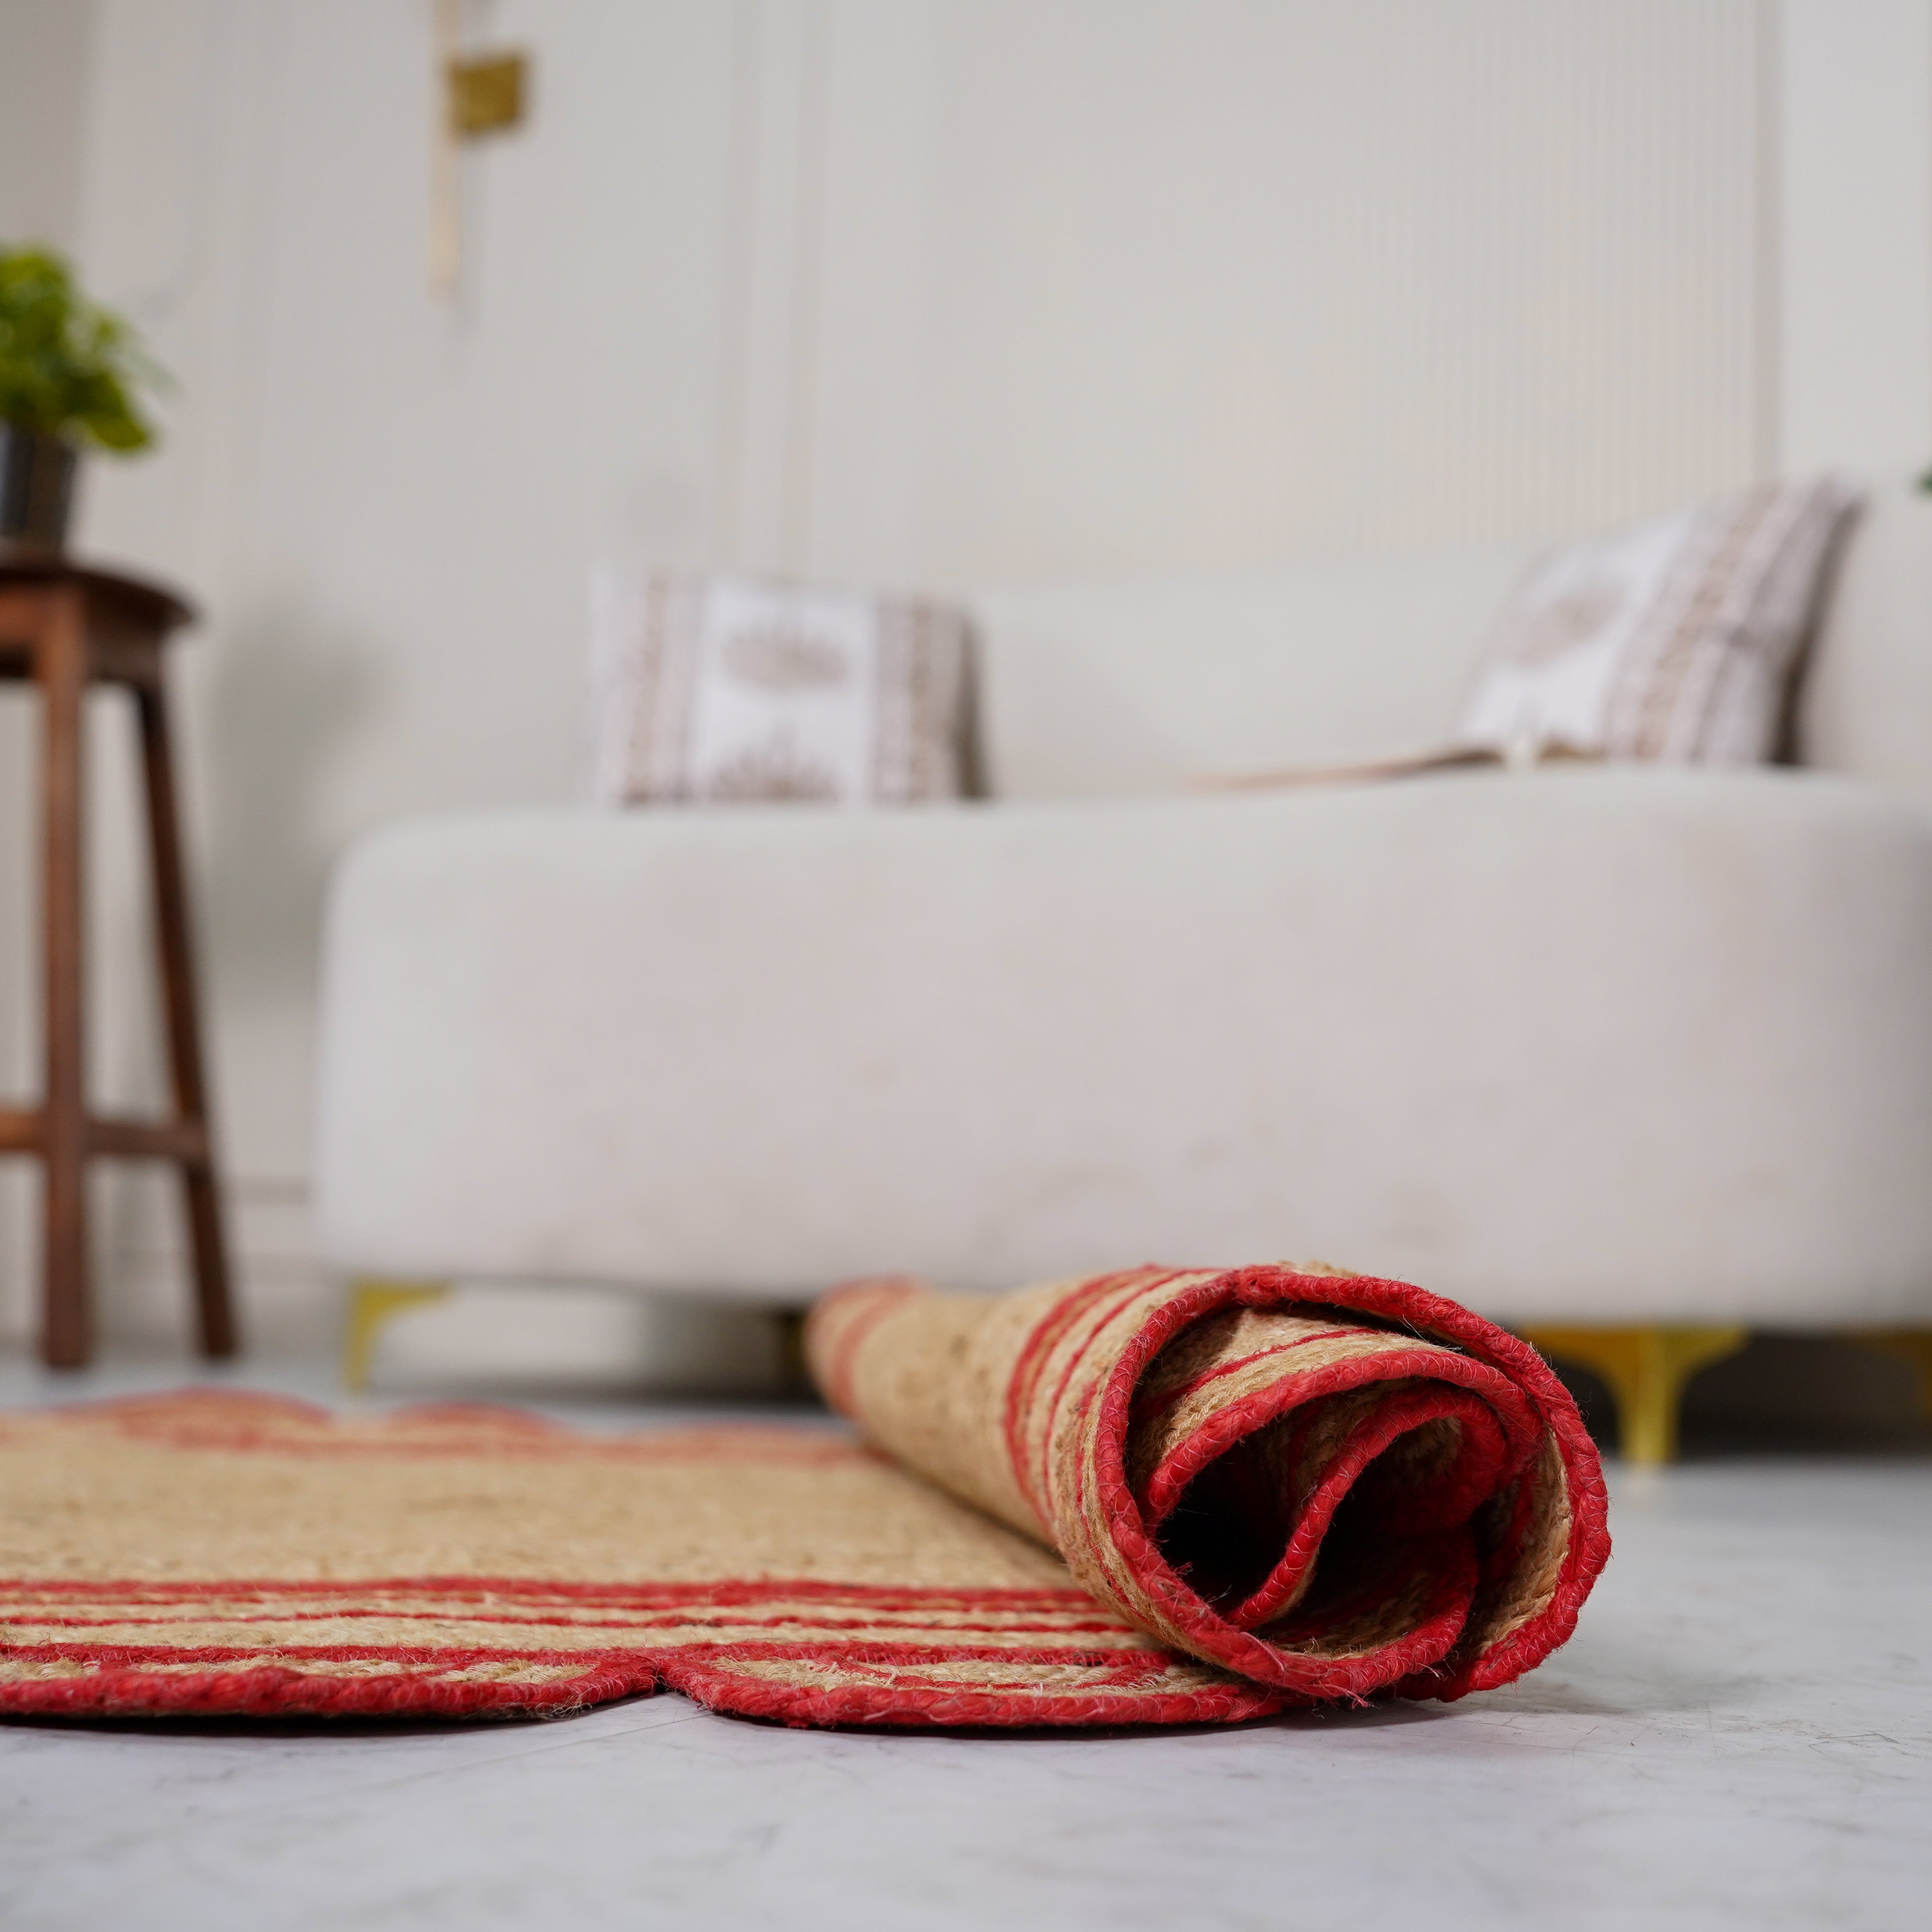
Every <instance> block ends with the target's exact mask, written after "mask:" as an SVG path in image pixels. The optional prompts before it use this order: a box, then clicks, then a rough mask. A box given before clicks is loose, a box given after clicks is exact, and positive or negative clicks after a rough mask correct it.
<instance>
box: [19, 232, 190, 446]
mask: <svg viewBox="0 0 1932 1932" xmlns="http://www.w3.org/2000/svg"><path fill="white" fill-rule="evenodd" d="M166 380H167V379H166V376H165V375H164V374H163V372H162V371H161V370H160V368H158V367H157V365H155V364H154V362H152V361H151V360H150V359H149V358H148V355H147V353H146V352H145V350H143V349H142V346H141V343H140V340H139V338H138V337H137V336H136V335H135V333H134V332H133V329H130V327H129V326H127V323H126V322H124V320H122V319H121V317H119V316H118V315H115V314H113V312H112V311H110V310H107V309H104V308H99V307H97V306H96V305H95V304H94V303H92V302H89V300H88V299H86V296H83V294H82V293H81V292H80V287H79V286H78V284H77V283H76V281H75V280H74V272H73V271H72V269H70V268H69V267H68V264H67V263H65V261H64V260H62V258H61V257H59V256H58V255H56V254H54V253H53V251H52V250H51V249H46V248H13V249H0V422H10V423H16V424H18V425H20V427H21V428H23V429H30V430H34V431H38V432H39V433H40V434H42V435H43V436H59V437H67V438H68V440H70V441H84V442H88V443H93V444H94V445H95V446H96V447H98V448H99V449H104V450H108V451H111V452H114V453H115V454H117V455H128V454H131V453H132V452H134V451H136V450H138V449H146V448H147V447H148V445H149V444H150V443H152V442H153V440H154V431H153V428H152V427H151V425H150V424H149V423H148V420H147V419H146V417H145V416H144V415H143V414H142V411H141V410H140V408H139V406H138V404H137V401H136V398H137V397H138V396H139V395H140V393H141V392H142V391H143V390H148V391H153V390H155V389H160V387H162V386H163V384H164V383H166Z"/></svg>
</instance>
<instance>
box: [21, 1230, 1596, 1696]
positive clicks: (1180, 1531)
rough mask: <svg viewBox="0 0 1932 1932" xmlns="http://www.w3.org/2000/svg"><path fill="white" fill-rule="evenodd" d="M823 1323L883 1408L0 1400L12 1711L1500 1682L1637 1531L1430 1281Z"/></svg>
mask: <svg viewBox="0 0 1932 1932" xmlns="http://www.w3.org/2000/svg"><path fill="white" fill-rule="evenodd" d="M807 1350H808V1355H809V1357H810V1359H811V1365H812V1369H813V1372H814V1375H815V1376H816V1377H817V1380H818V1382H819V1385H820V1388H822V1389H823V1391H824V1392H825V1393H826V1396H827V1397H828V1398H829V1400H830V1401H831V1402H832V1405H833V1406H834V1407H835V1408H836V1409H838V1410H840V1411H841V1412H842V1413H844V1415H847V1416H849V1417H850V1418H853V1421H855V1422H856V1424H857V1425H858V1432H857V1438H856V1439H844V1438H841V1437H840V1436H834V1435H830V1434H828V1433H826V1432H825V1431H823V1430H813V1429H811V1428H808V1427H793V1428H757V1429H745V1428H712V1429H703V1430H675V1431H656V1432H648V1433H636V1434H631V1435H627V1436H589V1435H581V1434H578V1433H574V1432H572V1431H570V1430H565V1429H563V1428H561V1427H556V1426H554V1425H553V1424H548V1423H546V1422H544V1421H541V1420H539V1419H538V1418H534V1417H530V1416H527V1415H520V1414H518V1413H517V1412H514V1411H508V1410H493V1409H482V1408H475V1407H466V1408H443V1409H416V1410H413V1411H405V1412H400V1413H396V1414H392V1415H383V1416H379V1417H376V1418H360V1417H359V1418H352V1419H344V1420H336V1419H333V1418H331V1417H330V1416H329V1415H327V1414H326V1412H323V1411H321V1410H320V1409H314V1408H311V1407H310V1406H308V1405H306V1404H303V1403H294V1402H290V1401H286V1400H281V1399H278V1398H274V1397H263V1396H251V1395H236V1394H226V1393H223V1392H209V1391H194V1392H190V1393H186V1394H179V1395H175V1396H167V1397H154V1398H150V1399H142V1400H133V1401H124V1402H118V1403H101V1404H97V1405H90V1406H83V1407H80V1408H76V1409H65V1410H57V1411H52V1412H40V1413H32V1414H23V1415H12V1416H7V1417H5V1418H0V1710H7V1711H12V1712H43V1713H68V1714H72V1715H102V1714H110V1713H111V1714H120V1715H142V1716H162V1715H180V1714H184V1713H191V1712H192V1713H205V1714H207V1713H229V1714H236V1715H251V1716H271V1715H277V1716H279V1715H290V1714H294V1713H304V1712H307V1713H333V1714H342V1715H348V1714H372V1713H403V1712H413V1713H420V1714H443V1715H488V1714H499V1715H508V1714H514V1713H524V1714H538V1713H543V1712H562V1711H567V1710H571V1709H578V1708H580V1707H582V1706H586V1705H589V1704H593V1703H599V1702H601V1701H603V1700H607V1699H610V1698H614V1697H624V1696H627V1695H630V1694H634V1693H637V1692H641V1691H649V1690H652V1689H654V1688H660V1687H667V1688H672V1689H675V1690H677V1691H682V1692H684V1693H685V1694H687V1695H688V1696H690V1697H693V1698H695V1699H696V1700H698V1701H699V1702H700V1703H703V1704H706V1705H708V1706H711V1707H712V1709H716V1710H720V1711H728V1712H737V1713H739V1714H742V1715H746V1716H751V1717H760V1718H778V1719H781V1720H783V1721H785V1722H787V1723H791V1724H884V1725H904V1726H933V1725H1094V1724H1110V1725H1111V1724H1180V1723H1200V1722H1233V1721H1238V1720H1241V1719H1243V1718H1253V1717H1256V1716H1259V1715H1262V1714H1264V1713H1266V1712H1274V1711H1279V1710H1281V1709H1285V1708H1288V1707H1291V1706H1305V1705H1309V1704H1313V1703H1319V1702H1321V1701H1323V1700H1335V1699H1344V1700H1363V1699H1366V1698H1368V1697H1374V1696H1378V1695H1394V1696H1397V1697H1439V1698H1455V1697H1462V1696H1463V1695H1465V1694H1467V1693H1469V1692H1470V1691H1480V1690H1483V1689H1485V1688H1488V1687H1490V1686H1492V1685H1499V1684H1502V1683H1505V1682H1508V1681H1509V1680H1510V1679H1512V1678H1514V1677H1516V1676H1519V1675H1520V1673H1522V1672H1523V1671H1525V1670H1529V1669H1530V1668H1532V1667H1533V1666H1535V1664H1538V1663H1539V1662H1541V1660H1542V1659H1543V1658H1545V1657H1546V1656H1547V1655H1549V1653H1550V1652H1551V1651H1552V1650H1553V1649H1554V1648H1555V1647H1556V1646H1557V1645H1559V1644H1560V1643H1562V1642H1563V1641H1564V1640H1565V1639H1566V1638H1567V1637H1568V1636H1569V1634H1570V1633H1571V1630H1572V1628H1574V1625H1575V1622H1576V1618H1577V1610H1578V1609H1579V1607H1580V1605H1581V1604H1582V1602H1583V1599H1584V1598H1585V1597H1586V1595H1587V1594H1588V1593H1589V1589H1590V1586H1591V1585H1592V1582H1593V1581H1594V1580H1595V1577H1596V1576H1597V1574H1598V1571H1600V1570H1601V1568H1602V1567H1603V1565H1604V1561H1605V1559H1606V1558H1607V1556H1608V1554H1609V1549H1610V1542H1609V1537H1608V1535H1607V1530H1606V1528H1605V1502H1604V1487H1603V1481H1602V1475H1601V1470H1600V1469H1599V1467H1598V1460H1597V1457H1596V1454H1595V1451H1594V1450H1593V1448H1592V1446H1591V1444H1590V1441H1589V1437H1588V1436H1586V1434H1585V1433H1584V1430H1583V1426H1582V1424H1581V1422H1580V1420H1579V1418H1578V1417H1577V1411H1576V1409H1575V1406H1574V1404H1573V1403H1571V1400H1570V1398H1569V1397H1568V1395H1567V1394H1565V1391H1564V1390H1563V1388H1562V1385H1560V1384H1559V1383H1558V1382H1557V1381H1556V1379H1555V1378H1554V1377H1553V1376H1552V1375H1551V1374H1550V1372H1549V1370H1547V1368H1546V1367H1544V1364H1543V1363H1542V1361H1541V1359H1540V1358H1538V1356H1537V1355H1535V1353H1534V1352H1532V1350H1530V1349H1529V1348H1527V1347H1526V1346H1524V1345H1523V1343H1520V1342H1518V1341H1516V1340H1514V1339H1513V1338H1512V1337H1510V1336H1508V1335H1507V1334H1504V1333H1503V1332H1502V1331H1500V1330H1499V1329H1496V1328H1493V1327H1491V1326H1490V1325H1489V1324H1487V1323H1486V1322H1482V1321H1480V1320H1479V1319H1477V1318H1476V1317H1475V1316H1472V1315H1471V1314H1469V1313H1468V1312H1467V1311H1466V1310H1463V1309H1461V1308H1460V1307H1457V1306H1456V1305H1455V1304H1453V1303H1451V1302H1448V1301H1442V1300H1441V1299H1440V1298H1437V1297H1436V1296H1433V1295H1427V1294H1426V1293H1424V1292H1423V1291H1422V1290H1421V1289H1415V1288H1412V1287H1409V1286H1406V1285H1404V1284H1403V1283H1395V1282H1388V1281H1381V1280H1373V1279H1370V1278H1368V1277H1361V1276H1355V1275H1349V1274H1343V1273H1341V1272H1340V1271H1324V1270H1320V1269H1317V1268H1309V1267H1300V1268H1289V1267H1269V1268H1248V1269H1242V1270H1238V1271H1233V1272H1231V1273H1214V1272H1193V1273H1178V1272H1175V1271H1168V1270H1157V1269H1140V1270H1136V1271H1132V1272H1130V1273H1126V1274H1109V1275H1102V1276H1097V1277H1092V1278H1090V1279H1088V1280H1080V1281H1075V1282H1061V1283H1052V1284H1049V1285H1048V1286H1044V1287H1041V1288H1037V1289H1028V1290H1026V1291H1024V1292H1021V1293H1019V1294H1017V1295H1007V1296H974V1295H942V1294H938V1293H936V1292H933V1291H932V1290H930V1289H925V1288H923V1287H922V1286H919V1285H918V1284H916V1283H910V1282H907V1281H903V1280H889V1281H882V1282H870V1283H858V1284H855V1285H853V1286H850V1287H849V1288H847V1289H841V1290H839V1291H838V1292H835V1294H834V1295H831V1296H829V1297H828V1298H826V1300H825V1301H823V1302H821V1303H820V1304H819V1306H818V1307H817V1309H816V1310H814V1313H813V1316H812V1318H811V1322H810V1325H809V1327H808V1334H807Z"/></svg>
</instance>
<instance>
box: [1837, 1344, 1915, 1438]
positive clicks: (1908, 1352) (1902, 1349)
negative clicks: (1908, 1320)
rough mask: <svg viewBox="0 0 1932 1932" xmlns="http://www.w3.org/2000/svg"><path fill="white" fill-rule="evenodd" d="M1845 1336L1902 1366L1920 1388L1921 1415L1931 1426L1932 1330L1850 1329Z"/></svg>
mask: <svg viewBox="0 0 1932 1932" xmlns="http://www.w3.org/2000/svg"><path fill="white" fill-rule="evenodd" d="M1844 1337H1845V1340H1846V1341H1847V1342H1855V1343H1858V1346H1860V1347H1861V1348H1865V1349H1879V1350H1880V1351H1881V1352H1882V1353H1884V1354H1885V1355H1893V1356H1896V1357H1897V1359H1898V1360H1899V1361H1901V1362H1903V1364H1905V1366H1906V1367H1907V1368H1908V1369H1909V1370H1911V1371H1912V1376H1913V1379H1914V1380H1915V1382H1916V1383H1917V1384H1918V1410H1919V1413H1920V1414H1921V1415H1923V1416H1924V1418H1925V1420H1926V1421H1927V1422H1932V1328H1847V1329H1846V1331H1844Z"/></svg>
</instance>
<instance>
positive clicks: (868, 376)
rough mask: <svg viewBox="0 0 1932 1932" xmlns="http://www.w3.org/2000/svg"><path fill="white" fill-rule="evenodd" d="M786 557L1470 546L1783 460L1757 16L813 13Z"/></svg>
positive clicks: (1680, 2) (1076, 559)
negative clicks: (819, 232) (817, 161)
mask: <svg viewBox="0 0 1932 1932" xmlns="http://www.w3.org/2000/svg"><path fill="white" fill-rule="evenodd" d="M831 33H832V48H831V51H830V56H829V72H830V85H831V88H832V112H830V113H829V114H828V115H827V116H826V139H827V142H828V152H827V159H826V192H825V194H824V196H823V223H824V230H825V242H824V260H823V268H822V269H821V271H820V281H821V284H822V287H821V293H820V324H819V328H818V333H817V356H816V359H815V363H816V366H815V370H814V374H815V377H816V380H817V392H816V395H815V397H814V408H813V413H812V414H813V429H814V434H813V438H812V447H811V464H812V477H813V483H814V487H813V490H812V493H811V505H810V509H811V522H810V526H809V541H808V544H806V545H805V547H804V549H803V552H802V557H801V559H800V560H802V561H808V562H811V563H812V564H814V565H818V566H820V567H829V568H833V569H837V570H842V571H852V570H861V569H866V568H871V569H874V570H876V569H877V568H879V567H880V561H881V559H885V560H887V561H889V563H890V564H891V565H892V567H894V568H896V569H898V571H901V572H902V573H904V574H910V575H914V576H918V577H940V578H947V579H959V580H974V579H984V578H986V577H989V576H992V577H1013V576H1031V575H1034V574H1040V573H1050V572H1059V571H1068V570H1073V571H1102V572H1105V571H1118V570H1122V569H1132V568H1148V567H1151V568H1175V567H1188V568H1191V567H1194V566H1197V565H1207V566H1214V565H1223V564H1241V563H1245V562H1256V561H1258V560H1261V559H1270V558H1274V557H1278V556H1281V555H1282V554H1283V553H1286V552H1290V551H1294V552H1301V553H1307V552H1310V551H1325V552H1355V553H1361V552H1365V551H1367V552H1373V551H1376V550H1387V549H1388V548H1390V547H1409V546H1428V545H1439V544H1450V543H1463V542H1468V541H1476V542H1484V541H1493V540H1496V539H1499V538H1517V537H1518V536H1520V535H1523V534H1524V533H1526V532H1541V531H1547V530H1553V529H1566V528H1571V527H1574V526H1577V525H1580V524H1588V523H1592V522H1595V521H1598V520H1602V519H1604V518H1613V517H1619V516H1622V515H1625V514H1629V513H1630V512H1631V511H1634V510H1638V509H1641V508H1643V507H1644V506H1646V505H1650V504H1653V503H1658V502H1668V501H1670V500H1671V499H1673V498H1676V497H1679V496H1682V495H1684V494H1685V493H1689V492H1694V491H1697V490H1702V489H1706V488H1709V487H1712V485H1714V484H1725V483H1729V482H1733V481H1738V480H1739V479H1742V478H1746V477H1748V476H1750V475H1753V474H1754V473H1755V472H1757V470H1758V469H1760V468H1761V467H1762V466H1763V464H1764V463H1765V462H1766V459H1767V455H1768V452H1767V449H1766V434H1767V416H1766V408H1765V393H1766V387H1765V376H1766V371H1765V368H1764V365H1763V344H1764V342H1765V341H1766V332H1765V329H1764V327H1763V317H1762V316H1761V314H1760V311H1761V308H1762V305H1763V299H1764V295H1765V282H1764V278H1763V272H1762V261H1761V250H1760V234H1761V232H1762V229H1763V223H1764V211H1763V207H1762V205H1761V202H1762V197H1763V194H1764V193H1765V190H1766V183H1765V180H1764V175H1763V169H1762V168H1761V166H1760V146H1761V140H1762V134H1761V129H1760V101H1761V98H1762V94H1763V89H1762V86H1761V84H1760V74H1761V69H1762V68H1763V61H1764V49H1763V20H1762V18H1761V15H1760V10H1759V8H1758V7H1756V6H1755V5H1754V4H1753V0H1691V4H1688V5H1687V4H1685V0H1458V4H1457V5H1454V6H1443V5H1439V4H1437V0H1352V4H1351V5H1347V6H1337V5H1325V4H1319V0H1318V4H1307V5H1282V4H1272V5H1269V4H1258V0H1187V4H1185V5H1179V4H1166V0H1163V4H1146V0H1052V4H1049V5H1040V4H1039V0H970V4H961V5H949V6H931V7H916V8H915V7H904V6H901V5H895V4H894V0H860V4H854V5H844V6H840V7H835V8H833V9H832V25H831Z"/></svg>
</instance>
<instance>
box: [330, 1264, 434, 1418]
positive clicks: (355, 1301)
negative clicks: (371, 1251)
mask: <svg viewBox="0 0 1932 1932" xmlns="http://www.w3.org/2000/svg"><path fill="white" fill-rule="evenodd" d="M447 1294H449V1283H447V1282H426V1281H380V1280H370V1279H366V1278H365V1280H361V1281H359V1282H356V1283H353V1285H352V1286H351V1287H350V1291H349V1322H348V1325H347V1329H346V1330H345V1331H344V1335H343V1340H342V1382H343V1386H344V1388H348V1389H351V1390H353V1391H355V1393H356V1394H358V1395H359V1394H362V1391H364V1390H365V1389H366V1388H368V1386H369V1370H370V1368H371V1365H372V1364H373V1363H374V1361H375V1358H376V1338H377V1337H378V1336H379V1335H380V1334H381V1333H382V1332H383V1329H384V1328H386V1327H387V1326H388V1325H389V1323H390V1322H392V1321H393V1320H394V1319H395V1318H396V1317H397V1316H398V1315H401V1313H403V1312H404V1310H406V1309H410V1308H417V1307H422V1305H423V1304H425V1303H426V1302H431V1301H442V1299H443V1297H444V1296H445V1295H447Z"/></svg>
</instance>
